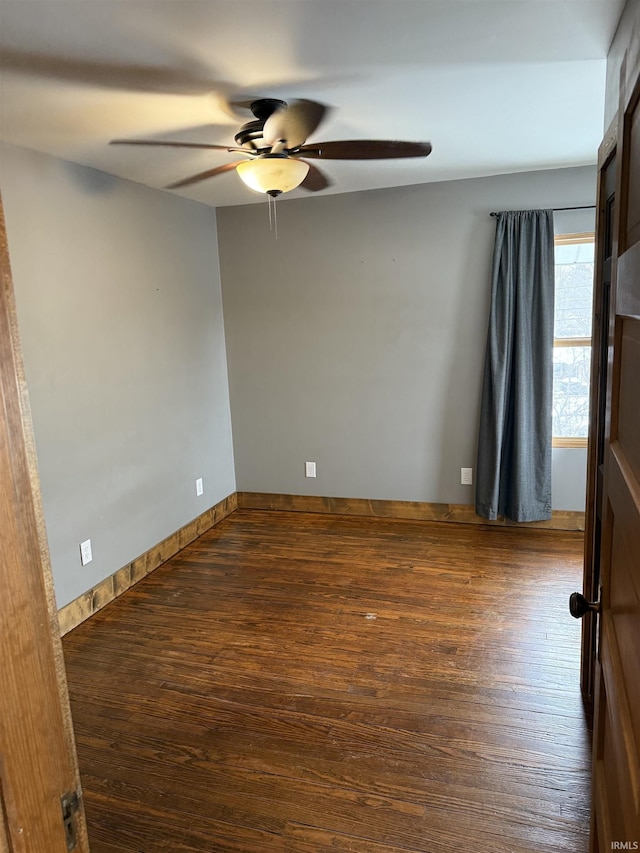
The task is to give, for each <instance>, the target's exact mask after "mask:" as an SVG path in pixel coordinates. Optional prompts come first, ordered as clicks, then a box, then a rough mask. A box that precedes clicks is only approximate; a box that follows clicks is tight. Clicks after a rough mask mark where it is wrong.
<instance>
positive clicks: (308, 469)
mask: <svg viewBox="0 0 640 853" xmlns="http://www.w3.org/2000/svg"><path fill="white" fill-rule="evenodd" d="M304 476H305V477H315V476H316V463H315V462H305V463H304Z"/></svg>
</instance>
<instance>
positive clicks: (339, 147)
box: [294, 139, 431, 160]
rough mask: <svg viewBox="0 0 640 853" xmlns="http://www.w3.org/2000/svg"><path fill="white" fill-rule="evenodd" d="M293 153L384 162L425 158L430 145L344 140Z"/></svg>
mask: <svg viewBox="0 0 640 853" xmlns="http://www.w3.org/2000/svg"><path fill="white" fill-rule="evenodd" d="M294 153H295V154H297V155H302V156H303V157H312V158H317V159H321V160H386V159H389V158H393V157H426V156H427V155H428V154H430V153H431V143H430V142H398V141H395V140H390V139H345V140H341V141H339V142H316V143H312V144H311V145H301V146H300V147H299V148H297V150H296V151H295V152H294Z"/></svg>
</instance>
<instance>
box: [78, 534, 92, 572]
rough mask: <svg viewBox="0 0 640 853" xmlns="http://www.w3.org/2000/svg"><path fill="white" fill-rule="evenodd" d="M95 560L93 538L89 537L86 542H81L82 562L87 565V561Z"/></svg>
mask: <svg viewBox="0 0 640 853" xmlns="http://www.w3.org/2000/svg"><path fill="white" fill-rule="evenodd" d="M91 560H93V554H92V553H91V539H87V541H86V542H81V543H80V562H81V563H82V565H83V566H86V565H87V563H90V562H91Z"/></svg>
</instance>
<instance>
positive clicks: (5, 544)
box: [0, 197, 89, 853]
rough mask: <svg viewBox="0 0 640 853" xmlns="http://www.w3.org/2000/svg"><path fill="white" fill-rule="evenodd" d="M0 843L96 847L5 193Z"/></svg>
mask: <svg viewBox="0 0 640 853" xmlns="http://www.w3.org/2000/svg"><path fill="white" fill-rule="evenodd" d="M0 460H1V461H2V466H1V470H0V485H1V488H0V519H1V521H2V552H1V554H0V561H1V562H0V579H1V584H2V595H1V596H0V624H1V626H2V630H1V631H0V673H1V674H2V690H1V691H0V851H3V853H4V851H5V850H6V851H7V853H9V851H10V852H11V853H66V851H67V850H68V849H69V848H68V846H67V836H66V833H65V828H64V825H63V814H62V803H61V798H62V796H63V795H65V794H71V795H73V794H75V795H77V798H78V799H77V807H76V809H75V813H74V815H73V819H72V824H73V826H74V828H75V834H76V846H75V848H73V849H75V850H76V851H78V853H89V844H88V839H87V830H86V823H85V818H84V808H83V802H82V789H81V787H80V776H79V772H78V762H77V756H76V747H75V739H74V735H73V724H72V720H71V710H70V706H69V694H68V690H67V680H66V673H65V668H64V659H63V655H62V645H61V642H60V632H59V627H58V615H57V610H56V602H55V594H54V588H53V579H52V574H51V563H50V558H49V548H48V543H47V536H46V530H45V524H44V515H43V511H42V501H41V495H40V480H39V476H38V467H37V458H36V450H35V441H34V434H33V425H32V421H31V410H30V406H29V396H28V393H27V385H26V380H25V375H24V366H23V360H22V350H21V346H20V337H19V333H18V323H17V316H16V308H15V299H14V292H13V279H12V276H11V266H10V262H9V248H8V242H7V234H6V228H5V221H4V212H3V207H2V198H1V197H0Z"/></svg>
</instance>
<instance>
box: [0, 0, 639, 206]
mask: <svg viewBox="0 0 640 853" xmlns="http://www.w3.org/2000/svg"><path fill="white" fill-rule="evenodd" d="M623 6H624V0H42V2H39V0H0V75H1V76H0V139H3V140H5V141H8V142H11V143H14V144H17V145H23V146H26V147H29V148H33V149H35V150H38V151H43V152H47V153H50V154H53V155H56V156H58V157H62V158H64V159H67V160H72V161H75V162H77V163H82V164H85V165H88V166H93V167H95V168H97V169H102V170H103V171H105V172H109V173H111V174H114V175H118V176H120V177H123V178H128V179H130V180H133V181H137V182H139V183H142V184H146V185H148V186H152V187H163V186H165V185H166V184H168V183H171V182H173V181H177V180H179V179H181V178H184V177H187V176H189V175H191V174H195V173H196V172H200V171H203V170H205V169H210V168H213V167H214V166H217V165H222V164H223V163H225V162H228V161H229V159H230V158H233V156H234V155H232V154H227V153H226V152H217V151H214V152H208V151H197V150H187V149H169V148H155V149H154V148H146V147H145V148H126V147H123V146H109V145H108V142H109V140H110V139H113V138H122V137H132V138H149V137H152V138H158V139H175V140H182V141H191V142H212V143H216V144H222V145H225V144H231V145H233V144H234V142H233V136H234V133H236V131H237V129H238V128H239V126H240V124H242V123H243V122H244V121H248V120H250V119H251V118H252V116H251V115H250V114H249V113H248V112H245V113H240V112H238V111H236V112H235V113H234V110H233V109H231V108H230V106H229V101H230V100H236V99H243V98H245V97H251V96H262V97H265V96H270V97H279V98H283V99H284V100H289V99H292V98H310V99H313V100H318V101H321V102H323V103H325V104H328V105H330V106H331V107H332V108H333V110H332V112H331V113H330V115H329V117H328V118H327V119H325V121H324V123H323V124H322V126H321V127H320V128H319V129H318V131H316V133H315V134H314V135H313V136H312V137H310V140H309V141H316V140H323V141H324V140H333V139H358V138H373V139H407V140H416V141H425V140H429V141H431V142H432V144H433V153H432V154H431V155H430V156H429V157H428V158H427V159H426V160H425V159H419V160H404V161H369V162H334V161H324V162H323V163H319V162H318V161H315V162H316V163H318V165H320V166H321V167H322V169H323V171H324V172H325V173H326V174H327V175H328V176H329V178H330V179H331V180H332V181H334V184H333V185H332V186H331V187H330V188H329V189H328V190H326V191H325V192H351V191H354V190H361V189H372V188H379V187H388V186H400V185H405V184H416V183H424V182H429V181H440V180H448V179H454V178H464V177H473V176H480V175H491V174H499V173H506V172H518V171H526V170H532V169H545V168H556V167H562V166H574V165H583V164H587V163H593V162H595V158H596V152H597V148H598V144H599V142H600V140H601V137H602V133H603V127H602V122H603V105H604V85H605V64H606V63H605V58H606V55H607V50H608V47H609V44H610V42H611V40H612V38H613V35H614V32H615V29H616V25H617V21H618V19H619V17H620V14H621V11H622V7H623ZM174 192H179V193H180V194H181V195H184V196H186V197H188V198H193V199H197V200H198V201H201V202H204V203H206V204H211V205H216V206H219V205H230V204H246V203H248V202H252V201H260V200H264V196H258V195H256V194H254V193H252V192H251V191H250V190H249V189H247V188H246V187H245V186H244V185H243V184H242V182H241V181H240V179H239V178H238V177H237V175H236V174H235V173H234V172H233V171H231V172H227V173H225V174H224V175H221V176H219V177H217V178H214V179H212V180H208V181H205V182H203V183H200V184H198V185H196V186H193V187H189V188H186V189H183V190H180V191H174ZM300 195H306V193H305V192H304V191H302V190H296V191H294V192H293V193H291V194H290V197H296V196H300Z"/></svg>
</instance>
